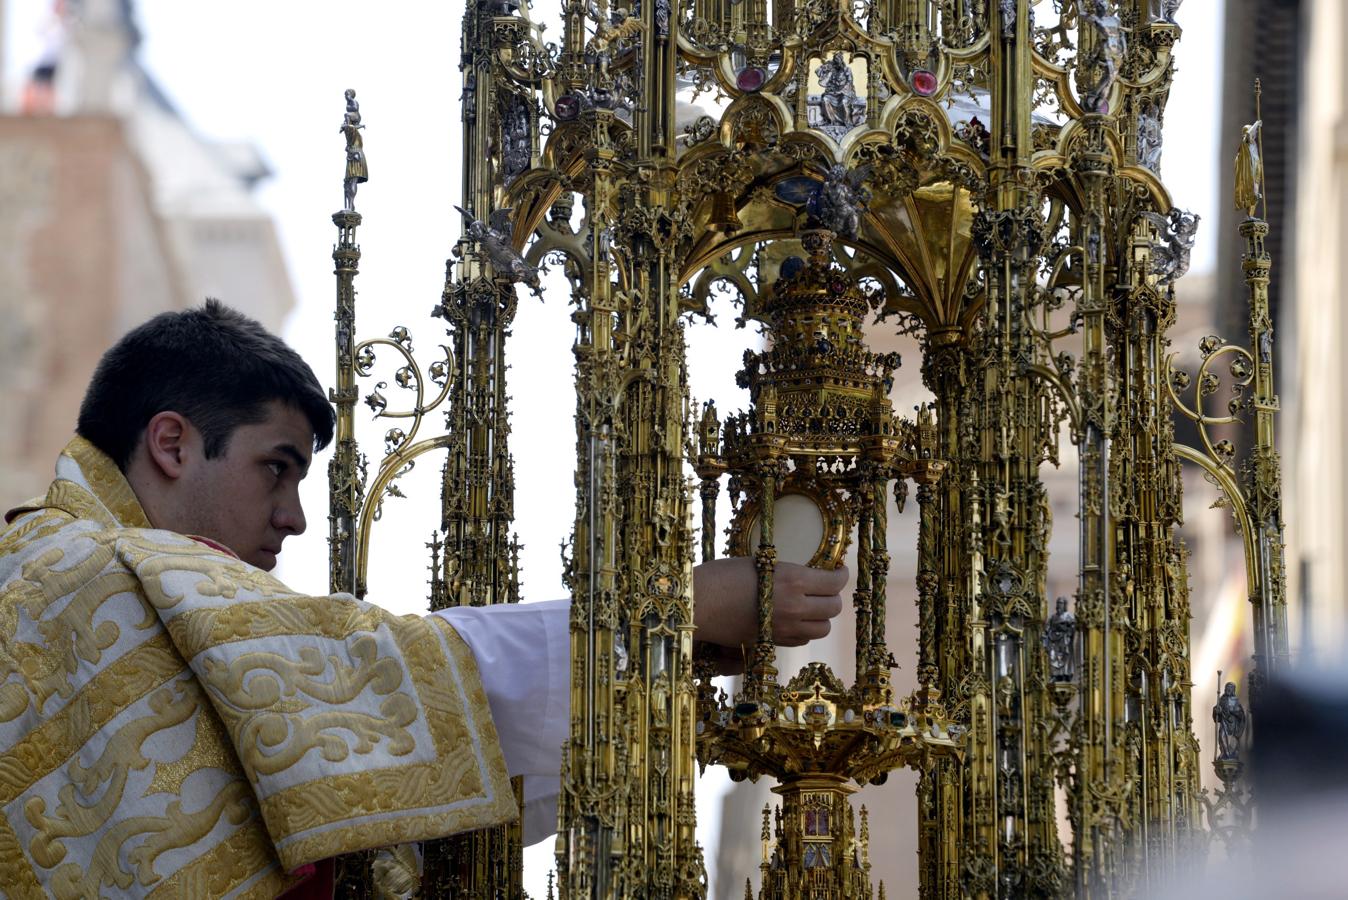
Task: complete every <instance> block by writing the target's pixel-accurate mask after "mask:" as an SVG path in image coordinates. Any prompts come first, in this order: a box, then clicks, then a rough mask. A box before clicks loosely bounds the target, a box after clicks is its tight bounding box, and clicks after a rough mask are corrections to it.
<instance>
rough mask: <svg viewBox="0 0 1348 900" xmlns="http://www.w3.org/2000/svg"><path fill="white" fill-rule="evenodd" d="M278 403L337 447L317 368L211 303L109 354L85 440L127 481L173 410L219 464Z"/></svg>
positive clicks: (164, 321) (83, 408) (136, 335)
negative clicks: (157, 424)
mask: <svg viewBox="0 0 1348 900" xmlns="http://www.w3.org/2000/svg"><path fill="white" fill-rule="evenodd" d="M275 400H280V401H282V402H284V403H288V404H290V405H291V406H293V407H295V408H296V409H298V410H300V411H301V412H303V413H304V415H305V417H306V418H308V420H309V424H310V426H311V427H312V428H313V431H314V449H315V450H321V449H323V448H324V447H326V446H327V445H328V442H329V441H331V440H332V429H333V412H332V406H331V405H330V404H329V403H328V398H327V396H326V394H324V392H323V387H322V385H320V384H319V382H318V378H317V377H315V376H314V371H313V369H311V368H309V364H308V363H306V362H305V361H304V360H303V359H301V358H300V355H299V354H298V353H296V352H295V351H294V350H292V349H291V348H290V347H288V346H287V345H286V343H285V341H283V340H281V339H280V338H279V337H277V336H276V335H274V334H272V333H271V332H269V331H267V329H265V328H263V327H262V325H260V324H259V323H258V322H256V321H254V320H253V319H250V318H248V317H247V316H245V315H244V314H243V313H241V312H239V311H238V310H235V309H231V308H230V307H228V306H226V305H225V304H223V303H221V302H220V301H219V300H215V299H208V300H207V301H206V303H205V305H204V306H202V307H200V308H198V309H188V310H184V311H183V312H168V313H161V314H160V315H157V316H155V317H154V318H153V319H151V320H150V321H148V322H146V323H145V324H144V325H141V326H139V327H138V328H135V329H133V330H132V331H131V332H129V333H128V334H127V335H126V336H125V337H123V338H122V339H121V340H120V341H118V342H117V344H116V345H115V346H114V347H113V348H112V349H111V350H109V351H108V352H107V353H105V354H103V358H102V359H101V360H99V362H98V368H97V369H95V370H94V377H93V379H92V380H90V382H89V389H88V390H87V391H86V392H85V394H84V402H83V403H81V404H80V418H79V424H78V426H77V427H76V431H77V432H79V434H80V436H81V437H83V438H85V439H86V440H88V441H89V442H90V443H92V444H93V445H94V446H95V447H97V448H98V449H100V450H102V451H103V452H104V453H106V454H107V455H108V456H110V457H112V459H113V461H114V462H116V463H117V466H118V468H120V469H122V470H123V471H125V470H126V467H127V465H128V464H129V463H130V462H131V454H132V451H134V450H135V448H136V444H137V443H138V442H139V441H140V438H141V435H142V434H143V433H144V432H145V427H146V426H147V425H148V424H149V422H150V419H152V418H154V417H155V416H156V415H157V414H159V413H161V412H165V411H167V410H172V411H173V412H177V413H181V414H182V415H183V416H184V417H186V418H187V419H188V420H189V421H190V422H191V423H192V425H193V427H195V428H196V429H197V430H198V431H200V432H201V435H202V438H203V441H204V443H205V451H206V456H207V457H208V458H213V457H216V456H220V455H221V454H223V453H224V452H225V451H226V450H227V449H228V447H229V439H230V437H232V436H233V434H234V430H235V429H236V428H238V427H239V426H240V425H252V424H256V423H258V422H261V421H262V420H263V419H265V418H266V415H267V412H266V405H267V404H268V403H270V402H272V401H275Z"/></svg>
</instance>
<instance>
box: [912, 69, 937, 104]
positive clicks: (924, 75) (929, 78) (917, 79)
mask: <svg viewBox="0 0 1348 900" xmlns="http://www.w3.org/2000/svg"><path fill="white" fill-rule="evenodd" d="M913 90H915V91H917V92H918V93H919V94H921V95H922V96H924V97H930V96H931V95H932V94H934V93H936V76H935V75H933V74H932V73H931V72H928V71H927V70H926V69H918V70H917V71H916V72H914V73H913Z"/></svg>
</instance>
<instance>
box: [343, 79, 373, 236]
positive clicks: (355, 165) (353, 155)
mask: <svg viewBox="0 0 1348 900" xmlns="http://www.w3.org/2000/svg"><path fill="white" fill-rule="evenodd" d="M364 127H365V126H364V125H362V124H360V104H359V103H357V102H356V92H355V91H353V90H351V89H350V88H348V89H347V91H346V114H345V115H344V116H343V117H342V127H341V128H340V129H338V130H339V131H341V132H342V134H344V135H346V177H345V178H344V179H343V181H342V193H343V208H344V209H346V210H348V211H351V212H354V211H355V209H356V186H357V185H359V184H362V183H364V182H366V181H369V180H370V172H369V169H368V168H366V164H365V145H364V142H362V141H361V138H360V130H361V129H362V128H364Z"/></svg>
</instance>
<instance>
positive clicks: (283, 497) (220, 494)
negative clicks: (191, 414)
mask: <svg viewBox="0 0 1348 900" xmlns="http://www.w3.org/2000/svg"><path fill="white" fill-rule="evenodd" d="M266 408H267V417H266V418H265V419H264V420H263V421H261V422H258V423H256V424H253V425H240V426H239V427H238V428H236V429H235V430H234V433H233V435H231V436H230V439H229V443H228V444H227V446H226V448H225V452H224V453H223V454H221V455H220V456H217V457H216V458H214V459H207V458H205V456H204V454H201V455H199V456H198V458H197V459H196V460H194V463H195V465H193V466H192V467H191V475H190V477H189V478H188V479H187V483H185V484H184V485H183V487H184V489H186V490H187V491H189V492H190V493H189V496H190V500H191V509H192V515H191V517H190V521H191V531H190V533H192V534H196V535H198V536H200V537H205V538H210V539H211V540H213V541H216V542H217V543H221V544H224V545H225V546H226V547H228V548H229V549H230V550H233V551H234V552H235V553H237V554H238V555H239V557H240V558H241V559H243V560H244V561H245V562H249V563H252V564H253V565H255V566H257V567H258V568H259V569H265V570H268V571H270V570H271V569H272V568H273V567H275V565H276V557H277V554H279V553H280V552H281V542H282V541H284V540H285V539H286V538H287V537H289V536H290V535H292V534H301V533H303V531H304V527H305V521H304V510H303V508H302V507H301V506H300V492H299V487H300V481H301V480H302V479H303V478H304V476H305V475H307V474H308V472H309V462H310V460H311V459H312V457H313V445H314V432H313V428H312V426H310V424H309V420H308V418H306V417H305V415H304V413H303V412H301V411H300V410H299V409H297V408H295V407H293V406H290V405H289V404H286V403H282V402H280V401H273V402H272V403H269V404H268V405H267V407H266ZM197 446H198V447H199V446H200V445H199V444H198V445H197ZM177 530H184V529H177Z"/></svg>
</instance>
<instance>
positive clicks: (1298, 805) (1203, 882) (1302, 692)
mask: <svg viewBox="0 0 1348 900" xmlns="http://www.w3.org/2000/svg"><path fill="white" fill-rule="evenodd" d="M1231 709H1232V706H1231V704H1230V703H1229V702H1228V695H1227V694H1226V693H1225V692H1224V693H1223V695H1222V697H1221V698H1220V699H1219V701H1218V703H1217V706H1216V710H1215V714H1216V715H1217V716H1218V718H1220V719H1222V721H1223V722H1224V723H1229V722H1232V721H1235V720H1236V718H1237V717H1235V716H1232V715H1231V712H1230V711H1231ZM1242 709H1243V707H1242ZM1238 721H1240V722H1242V723H1244V722H1245V721H1246V720H1245V713H1244V712H1243V711H1242V713H1241V714H1240V716H1239V718H1238ZM1253 721H1254V723H1255V726H1256V730H1257V737H1256V738H1255V739H1254V740H1253V741H1251V740H1250V738H1251V737H1252V736H1251V735H1250V734H1249V733H1248V729H1245V733H1243V734H1242V733H1236V729H1234V728H1231V729H1230V730H1229V731H1228V732H1227V734H1226V735H1223V736H1222V738H1221V739H1219V742H1218V747H1217V751H1218V760H1217V765H1221V764H1222V763H1223V762H1226V761H1234V762H1236V764H1237V765H1241V764H1243V763H1242V760H1248V765H1249V769H1250V772H1249V775H1250V781H1251V789H1252V791H1253V794H1254V796H1255V797H1256V798H1257V800H1258V815H1257V819H1256V822H1255V829H1254V835H1253V838H1252V839H1251V840H1250V842H1249V843H1248V845H1247V846H1243V845H1242V844H1240V843H1239V842H1238V843H1236V844H1235V845H1233V846H1229V847H1227V848H1226V852H1224V853H1222V852H1220V851H1219V852H1218V853H1217V854H1214V855H1213V856H1212V857H1211V858H1209V859H1207V860H1206V861H1205V860H1204V859H1203V858H1202V857H1203V856H1204V855H1206V848H1204V849H1202V850H1200V851H1199V857H1200V858H1199V859H1197V860H1196V861H1195V864H1194V866H1193V869H1192V871H1191V872H1189V873H1188V874H1186V875H1185V876H1184V877H1182V878H1181V879H1179V880H1178V882H1177V883H1176V884H1175V885H1174V886H1172V887H1171V888H1170V889H1168V890H1166V891H1163V892H1161V893H1160V894H1158V895H1157V897H1156V900H1181V898H1184V900H1189V898H1195V897H1203V898H1214V900H1217V898H1220V900H1268V898H1273V897H1277V898H1280V900H1321V898H1324V900H1329V898H1341V897H1344V896H1346V895H1348V887H1345V874H1344V871H1343V866H1342V865H1341V860H1342V856H1343V850H1344V846H1345V840H1348V668H1343V667H1329V668H1319V667H1301V668H1298V669H1295V670H1293V671H1291V672H1289V673H1288V674H1287V676H1286V677H1284V678H1280V679H1276V680H1274V681H1273V682H1272V683H1270V684H1269V686H1268V687H1267V688H1266V689H1265V692H1264V697H1263V699H1262V700H1261V702H1260V704H1259V716H1258V718H1257V719H1256V720H1253ZM1219 727H1220V726H1219ZM1232 738H1234V739H1235V740H1232ZM1232 751H1234V754H1233V756H1232V757H1231V758H1230V759H1229V760H1228V759H1227V754H1228V753H1231V752H1232Z"/></svg>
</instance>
